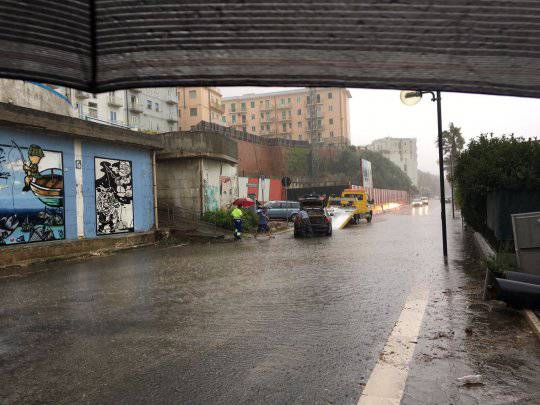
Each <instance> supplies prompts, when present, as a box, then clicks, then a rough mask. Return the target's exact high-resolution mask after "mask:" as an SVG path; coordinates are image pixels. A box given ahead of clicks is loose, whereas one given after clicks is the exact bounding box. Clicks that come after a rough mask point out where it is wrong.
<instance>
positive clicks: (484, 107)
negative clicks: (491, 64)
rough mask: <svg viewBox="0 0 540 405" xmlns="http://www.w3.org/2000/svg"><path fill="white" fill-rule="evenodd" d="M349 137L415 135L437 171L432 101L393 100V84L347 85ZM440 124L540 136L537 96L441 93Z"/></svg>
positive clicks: (422, 158)
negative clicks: (373, 87)
mask: <svg viewBox="0 0 540 405" xmlns="http://www.w3.org/2000/svg"><path fill="white" fill-rule="evenodd" d="M220 89H221V92H222V94H223V96H225V97H226V96H233V95H241V94H246V93H264V92H267V91H276V90H283V88H278V87H221V88H220ZM349 90H350V92H351V96H352V98H351V99H350V100H349V107H350V116H351V143H352V144H353V145H366V144H368V143H370V142H371V141H373V140H374V139H377V138H382V137H385V136H392V137H398V138H399V137H405V138H417V147H418V168H419V169H420V170H424V171H429V172H431V173H438V171H437V170H438V169H437V148H436V146H435V140H436V136H437V107H436V103H434V102H431V101H430V97H429V96H425V97H424V99H423V100H422V101H420V103H418V104H417V105H415V106H413V107H408V106H405V105H403V104H402V103H401V101H400V100H399V91H396V90H365V89H349ZM442 118H443V129H446V128H448V124H449V123H450V122H453V123H454V125H456V126H458V127H461V129H462V133H463V135H464V137H465V139H467V140H468V139H470V138H472V137H475V136H478V135H479V134H480V133H482V132H493V133H494V134H495V135H502V134H509V133H514V134H516V135H520V136H524V137H539V138H540V100H539V99H529V98H517V97H501V96H484V95H476V94H459V93H443V95H442Z"/></svg>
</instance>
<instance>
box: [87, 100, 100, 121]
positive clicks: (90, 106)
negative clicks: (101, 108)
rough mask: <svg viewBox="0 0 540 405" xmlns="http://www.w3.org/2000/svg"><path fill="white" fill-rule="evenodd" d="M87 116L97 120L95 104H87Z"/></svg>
mask: <svg viewBox="0 0 540 405" xmlns="http://www.w3.org/2000/svg"><path fill="white" fill-rule="evenodd" d="M88 115H89V116H90V117H92V118H97V117H98V114H97V103H88Z"/></svg>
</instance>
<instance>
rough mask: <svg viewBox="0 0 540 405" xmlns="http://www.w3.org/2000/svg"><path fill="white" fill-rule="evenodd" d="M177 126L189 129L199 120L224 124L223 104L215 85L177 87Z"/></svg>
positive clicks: (181, 128) (185, 129)
mask: <svg viewBox="0 0 540 405" xmlns="http://www.w3.org/2000/svg"><path fill="white" fill-rule="evenodd" d="M178 102H179V106H178V118H179V122H180V124H179V128H180V130H182V131H189V130H190V129H191V127H192V126H193V125H196V124H198V123H199V122H201V121H206V122H211V123H214V124H220V125H225V124H226V120H225V115H224V112H225V106H224V105H223V102H222V97H221V93H220V92H219V90H218V88H217V87H179V88H178Z"/></svg>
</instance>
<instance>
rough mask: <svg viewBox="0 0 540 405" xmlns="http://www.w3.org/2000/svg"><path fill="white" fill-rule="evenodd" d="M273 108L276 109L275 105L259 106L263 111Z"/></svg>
mask: <svg viewBox="0 0 540 405" xmlns="http://www.w3.org/2000/svg"><path fill="white" fill-rule="evenodd" d="M273 109H274V106H273V105H269V106H264V107H261V108H259V110H261V111H272V110H273Z"/></svg>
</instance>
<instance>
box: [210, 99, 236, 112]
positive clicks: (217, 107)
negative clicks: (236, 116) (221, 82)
mask: <svg viewBox="0 0 540 405" xmlns="http://www.w3.org/2000/svg"><path fill="white" fill-rule="evenodd" d="M210 108H211V109H212V110H215V111H217V112H219V113H220V114H223V113H224V112H225V104H221V103H218V102H215V101H211V102H210ZM242 111H244V110H242Z"/></svg>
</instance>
